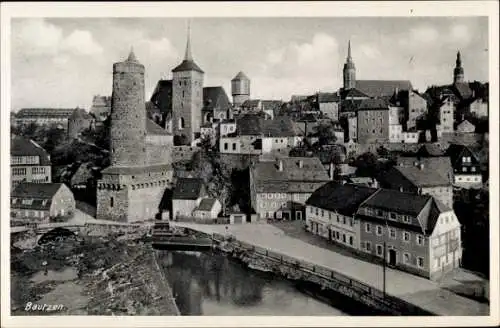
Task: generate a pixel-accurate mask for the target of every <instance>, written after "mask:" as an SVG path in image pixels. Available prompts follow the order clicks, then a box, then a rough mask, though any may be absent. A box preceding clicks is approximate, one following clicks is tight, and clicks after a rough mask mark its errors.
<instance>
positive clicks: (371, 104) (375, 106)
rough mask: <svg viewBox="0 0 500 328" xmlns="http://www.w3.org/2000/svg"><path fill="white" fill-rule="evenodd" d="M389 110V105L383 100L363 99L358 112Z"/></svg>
mask: <svg viewBox="0 0 500 328" xmlns="http://www.w3.org/2000/svg"><path fill="white" fill-rule="evenodd" d="M385 109H387V110H389V104H388V103H387V101H386V100H384V99H380V98H379V99H363V100H361V102H360V103H359V107H358V110H385Z"/></svg>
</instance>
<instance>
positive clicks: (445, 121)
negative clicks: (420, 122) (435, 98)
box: [436, 97, 455, 136]
mask: <svg viewBox="0 0 500 328" xmlns="http://www.w3.org/2000/svg"><path fill="white" fill-rule="evenodd" d="M454 117H455V104H454V103H453V101H452V100H451V98H449V97H447V98H445V99H444V100H443V102H442V103H441V106H440V107H439V124H438V125H437V126H436V130H437V133H438V136H441V135H442V134H443V133H450V132H453V124H454Z"/></svg>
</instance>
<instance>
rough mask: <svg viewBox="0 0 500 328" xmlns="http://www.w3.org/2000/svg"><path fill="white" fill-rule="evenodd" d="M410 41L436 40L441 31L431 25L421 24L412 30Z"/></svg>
mask: <svg viewBox="0 0 500 328" xmlns="http://www.w3.org/2000/svg"><path fill="white" fill-rule="evenodd" d="M409 37H410V41H413V42H420V43H430V42H435V41H436V40H437V39H438V37H439V32H438V31H437V30H436V29H435V28H434V27H431V26H419V27H416V28H412V29H411V30H410V36H409Z"/></svg>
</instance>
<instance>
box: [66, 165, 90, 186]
mask: <svg viewBox="0 0 500 328" xmlns="http://www.w3.org/2000/svg"><path fill="white" fill-rule="evenodd" d="M92 177H93V174H92V163H83V164H82V165H80V167H79V168H78V170H76V172H75V174H73V176H72V177H71V184H72V185H73V184H81V183H87V180H88V179H89V178H92Z"/></svg>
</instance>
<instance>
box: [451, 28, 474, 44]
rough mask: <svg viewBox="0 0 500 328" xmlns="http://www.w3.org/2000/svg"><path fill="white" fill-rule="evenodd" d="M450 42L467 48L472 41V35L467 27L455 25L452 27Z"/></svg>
mask: <svg viewBox="0 0 500 328" xmlns="http://www.w3.org/2000/svg"><path fill="white" fill-rule="evenodd" d="M449 40H450V41H452V42H455V43H457V44H458V45H460V46H466V45H468V44H469V43H470V42H471V40H472V33H471V31H470V29H469V27H468V26H466V25H462V24H458V25H453V26H451V27H450V33H449Z"/></svg>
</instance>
